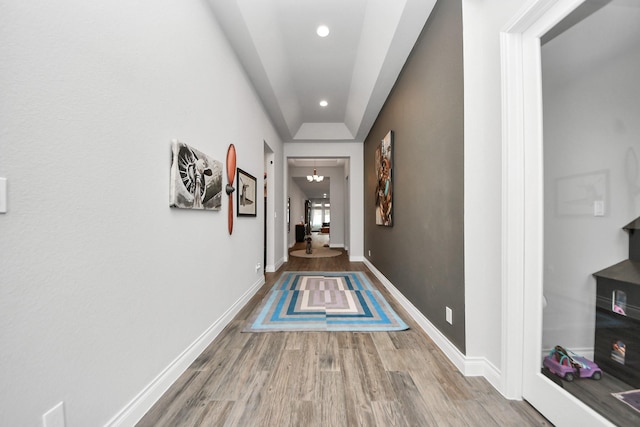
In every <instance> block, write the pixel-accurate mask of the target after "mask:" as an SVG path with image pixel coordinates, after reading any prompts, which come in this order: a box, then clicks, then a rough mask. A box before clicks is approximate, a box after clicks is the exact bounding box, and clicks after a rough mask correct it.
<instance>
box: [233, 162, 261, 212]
mask: <svg viewBox="0 0 640 427" xmlns="http://www.w3.org/2000/svg"><path fill="white" fill-rule="evenodd" d="M237 186H238V194H237V195H236V201H237V205H238V209H237V211H238V213H237V215H238V216H257V213H256V197H257V191H256V178H255V177H254V176H253V175H250V174H248V173H247V172H245V171H243V170H242V169H240V168H238V184H237Z"/></svg>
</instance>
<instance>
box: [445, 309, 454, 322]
mask: <svg viewBox="0 0 640 427" xmlns="http://www.w3.org/2000/svg"><path fill="white" fill-rule="evenodd" d="M446 319H447V322H448V323H449V324H450V325H453V310H451V309H450V308H449V307H447V308H446Z"/></svg>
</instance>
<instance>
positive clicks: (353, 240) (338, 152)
mask: <svg viewBox="0 0 640 427" xmlns="http://www.w3.org/2000/svg"><path fill="white" fill-rule="evenodd" d="M362 150H363V149H362V143H360V142H326V143H322V144H312V143H308V142H287V143H285V144H284V158H285V159H286V158H288V157H347V158H349V159H350V163H349V165H350V172H349V180H348V184H347V185H349V188H348V190H347V191H345V192H344V193H342V194H345V193H348V194H349V207H348V209H347V210H346V212H348V213H349V218H348V222H349V226H348V227H347V228H346V229H348V230H349V236H348V237H347V238H346V239H347V241H348V242H349V259H350V260H351V261H363V260H364V252H363V244H364V243H363V239H364V237H363V236H364V234H363V233H364V228H363V221H362V219H363V218H364V208H363V200H364V193H363V191H364V169H363V167H364V165H363V151H362ZM342 179H343V180H344V182H347V180H346V179H345V176H344V175H343V176H342ZM332 181H333V180H332ZM333 185H334V184H333V183H331V198H332V203H333V197H334V196H333V192H334V187H333ZM284 193H285V194H287V188H285V189H284ZM332 208H333V206H332ZM331 215H332V219H331V222H332V224H331V226H332V227H333V211H332V212H331Z"/></svg>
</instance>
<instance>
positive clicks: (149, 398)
mask: <svg viewBox="0 0 640 427" xmlns="http://www.w3.org/2000/svg"><path fill="white" fill-rule="evenodd" d="M264 283H265V279H264V276H261V277H260V278H259V279H258V281H257V282H255V283H254V284H253V285H252V286H251V287H250V288H249V289H248V290H247V291H246V292H245V293H244V294H243V295H242V296H241V297H240V298H239V299H238V300H237V301H236V302H235V303H234V304H233V305H232V306H231V307H230V308H229V309H228V310H227V311H226V312H225V313H224V314H223V315H222V316H221V317H220V318H219V319H218V320H216V321H215V322H213V324H212V325H211V326H209V328H207V330H206V331H205V332H204V333H203V334H202V335H200V336H199V337H198V338H197V339H196V340H195V341H194V342H193V343H191V345H189V346H188V347H187V348H186V349H185V350H184V351H183V352H182V353H181V354H180V355H179V356H178V357H176V358H175V359H174V360H173V361H172V362H171V363H170V364H169V366H167V367H166V368H165V369H164V370H163V371H162V372H160V373H159V374H158V376H157V377H156V378H154V379H153V380H152V381H151V382H150V383H149V384H148V385H147V386H146V387H145V388H144V389H143V390H142V391H141V392H140V393H138V395H137V396H136V397H134V398H133V400H132V401H131V402H129V403H128V404H127V405H125V407H124V408H122V410H120V412H118V413H117V414H116V415H115V416H114V417H113V418H111V419H110V420H109V421H108V422H107V423H106V424H105V425H106V426H108V427H115V426H133V425H135V424H136V423H137V422H138V421H140V419H142V417H143V416H144V415H145V414H146V413H147V412H148V411H149V409H151V407H152V406H153V405H154V404H155V403H156V402H157V401H158V400H159V399H160V397H162V395H163V394H164V393H165V392H166V391H167V390H168V389H169V387H170V386H171V385H172V384H173V383H175V382H176V381H177V379H178V378H179V377H180V375H182V373H183V372H184V371H186V370H187V368H188V367H189V366H190V365H191V364H192V363H193V361H194V360H196V358H197V357H198V356H200V354H202V352H203V351H204V350H205V349H206V348H207V347H208V346H209V344H211V343H212V342H213V340H214V339H215V338H216V337H217V336H218V335H219V334H220V332H222V330H223V329H224V328H225V326H227V325H228V324H229V322H231V321H232V320H233V318H234V317H235V315H236V314H238V312H239V311H240V309H241V308H242V307H244V306H245V305H246V304H247V303H248V302H249V300H250V299H251V298H252V297H253V296H254V295H255V293H256V292H257V291H258V290H259V289H260V288H261V287H262V285H264Z"/></svg>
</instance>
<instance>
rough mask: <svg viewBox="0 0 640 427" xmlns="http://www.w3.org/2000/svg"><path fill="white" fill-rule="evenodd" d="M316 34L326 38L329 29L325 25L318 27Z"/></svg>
mask: <svg viewBox="0 0 640 427" xmlns="http://www.w3.org/2000/svg"><path fill="white" fill-rule="evenodd" d="M316 33H318V35H319V36H320V37H327V36H328V35H329V27H327V26H326V25H320V26H319V27H318V29H317V30H316Z"/></svg>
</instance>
